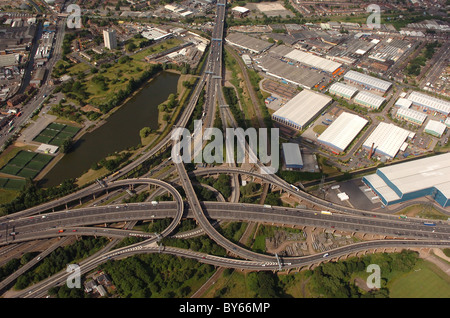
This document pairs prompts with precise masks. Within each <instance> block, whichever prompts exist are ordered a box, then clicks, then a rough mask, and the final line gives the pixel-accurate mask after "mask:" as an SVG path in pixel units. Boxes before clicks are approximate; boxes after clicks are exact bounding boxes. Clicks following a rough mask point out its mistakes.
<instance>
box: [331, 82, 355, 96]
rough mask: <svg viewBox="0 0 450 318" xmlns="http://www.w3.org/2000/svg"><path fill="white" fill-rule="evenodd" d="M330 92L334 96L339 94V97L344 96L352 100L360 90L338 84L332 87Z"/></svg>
mask: <svg viewBox="0 0 450 318" xmlns="http://www.w3.org/2000/svg"><path fill="white" fill-rule="evenodd" d="M328 91H329V92H330V93H332V94H336V93H337V94H339V95H344V96H347V97H348V98H352V97H353V95H355V94H356V93H357V92H358V89H357V88H356V87H353V86H350V85H346V84H343V83H339V82H337V83H334V84H333V85H331V86H330V88H329V89H328Z"/></svg>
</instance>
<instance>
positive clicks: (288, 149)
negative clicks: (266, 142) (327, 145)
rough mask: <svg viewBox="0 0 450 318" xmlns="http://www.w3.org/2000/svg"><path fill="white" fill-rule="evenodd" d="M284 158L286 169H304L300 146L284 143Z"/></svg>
mask: <svg viewBox="0 0 450 318" xmlns="http://www.w3.org/2000/svg"><path fill="white" fill-rule="evenodd" d="M283 158H284V163H285V166H286V169H302V168H303V158H302V153H301V151H300V146H299V145H298V144H294V143H283Z"/></svg>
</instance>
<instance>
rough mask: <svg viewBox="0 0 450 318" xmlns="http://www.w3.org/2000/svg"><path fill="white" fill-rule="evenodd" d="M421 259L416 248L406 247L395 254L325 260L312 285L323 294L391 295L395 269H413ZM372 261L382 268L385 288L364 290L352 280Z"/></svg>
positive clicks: (383, 286)
mask: <svg viewBox="0 0 450 318" xmlns="http://www.w3.org/2000/svg"><path fill="white" fill-rule="evenodd" d="M417 260H418V254H417V253H416V252H412V251H407V250H403V251H402V252H401V253H395V254H388V253H383V254H374V255H368V256H365V257H362V258H351V259H348V260H346V261H341V262H329V263H324V264H321V265H320V266H318V267H317V268H315V269H314V272H313V275H312V277H311V286H312V289H313V290H314V291H315V292H316V293H318V294H319V295H321V296H323V297H335V298H360V297H364V298H365V297H369V298H371V297H389V290H388V289H387V287H386V283H387V281H388V277H389V276H390V274H391V273H392V272H394V271H395V272H404V273H406V272H409V271H411V270H412V268H413V267H414V265H415V264H416V262H417ZM370 264H377V265H379V266H380V269H381V271H380V272H381V288H380V289H376V290H372V291H369V292H367V293H363V292H361V291H360V290H359V288H358V287H357V286H356V285H355V283H354V282H353V281H352V280H351V277H352V275H353V274H355V273H358V272H364V271H365V270H366V268H367V267H368V266H369V265H370Z"/></svg>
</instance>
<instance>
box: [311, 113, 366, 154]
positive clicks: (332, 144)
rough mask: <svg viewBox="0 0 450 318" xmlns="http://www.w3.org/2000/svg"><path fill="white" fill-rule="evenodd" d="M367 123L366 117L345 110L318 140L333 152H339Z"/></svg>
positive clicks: (343, 149)
mask: <svg viewBox="0 0 450 318" xmlns="http://www.w3.org/2000/svg"><path fill="white" fill-rule="evenodd" d="M367 123H368V120H367V119H365V118H362V117H360V116H358V115H353V114H350V113H347V112H343V113H342V114H341V115H340V116H339V117H338V118H337V119H336V120H335V121H334V122H333V123H332V124H331V125H330V126H329V127H328V128H327V129H326V130H325V131H324V132H323V133H322V134H321V135H320V136H319V138H317V140H318V141H319V142H320V143H321V144H322V145H324V146H325V147H327V148H329V149H330V150H331V151H332V152H333V153H336V154H339V153H340V152H342V151H345V149H347V147H348V145H349V144H350V143H351V142H352V141H353V139H355V137H356V136H357V135H358V134H359V133H360V131H361V130H362V129H363V128H364V126H366V124H367Z"/></svg>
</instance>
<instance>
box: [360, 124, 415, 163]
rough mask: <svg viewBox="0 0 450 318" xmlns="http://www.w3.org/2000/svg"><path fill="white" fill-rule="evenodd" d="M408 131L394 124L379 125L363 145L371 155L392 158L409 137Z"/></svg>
mask: <svg viewBox="0 0 450 318" xmlns="http://www.w3.org/2000/svg"><path fill="white" fill-rule="evenodd" d="M410 133H411V132H410V131H408V130H406V129H403V128H400V127H397V126H395V125H394V124H387V123H383V122H381V123H379V124H378V126H377V128H375V130H374V131H373V132H372V134H370V136H369V137H368V138H367V139H366V141H365V142H364V144H363V148H364V149H366V150H367V151H369V152H372V153H373V154H377V155H379V156H386V157H387V158H391V159H392V158H394V157H395V156H396V155H397V153H398V151H399V150H400V148H402V146H403V144H404V143H405V141H406V140H407V139H408V137H409V135H410Z"/></svg>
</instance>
